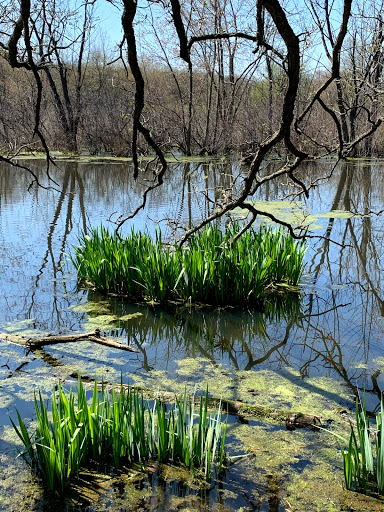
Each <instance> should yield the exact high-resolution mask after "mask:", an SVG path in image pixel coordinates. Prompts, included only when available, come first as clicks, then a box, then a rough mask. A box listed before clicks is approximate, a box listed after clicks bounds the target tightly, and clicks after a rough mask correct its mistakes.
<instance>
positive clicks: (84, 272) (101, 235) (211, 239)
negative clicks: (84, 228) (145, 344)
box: [72, 224, 306, 305]
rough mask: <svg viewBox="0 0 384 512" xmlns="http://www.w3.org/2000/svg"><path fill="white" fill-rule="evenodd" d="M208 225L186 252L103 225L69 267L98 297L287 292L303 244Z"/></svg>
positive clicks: (236, 296)
mask: <svg viewBox="0 0 384 512" xmlns="http://www.w3.org/2000/svg"><path fill="white" fill-rule="evenodd" d="M239 229H240V227H239V226H238V225H237V224H233V225H232V226H231V227H230V228H228V229H227V231H226V232H224V233H223V232H222V231H220V230H219V229H217V228H216V227H213V226H208V227H206V228H205V229H203V230H202V231H201V232H199V233H195V234H194V235H193V236H191V238H190V239H189V241H188V245H187V246H186V247H180V246H178V245H177V244H175V245H174V246H172V247H170V246H166V245H165V244H163V241H162V237H161V231H160V230H158V231H157V233H156V239H155V240H152V239H151V238H150V236H149V235H148V234H146V233H137V232H135V231H134V230H132V231H131V233H130V235H129V236H127V237H126V238H124V239H121V238H119V237H118V236H117V235H116V233H115V232H113V233H110V232H109V231H108V230H106V229H105V228H104V227H100V228H99V229H94V230H93V231H92V233H91V235H90V236H89V235H83V236H82V238H81V239H80V240H79V245H78V246H77V247H75V252H74V255H73V256H72V262H73V264H74V265H75V267H76V270H77V275H78V278H79V280H80V281H82V282H85V283H87V284H89V285H90V286H92V287H95V288H96V289H98V290H100V291H101V292H103V293H111V292H113V293H117V294H120V295H126V296H130V297H133V298H138V299H140V300H143V299H144V300H149V301H153V302H158V303H166V302H168V301H180V302H184V303H185V302H196V303H203V304H211V305H216V304H238V303H245V302H258V301H261V300H262V299H263V297H265V296H266V295H268V294H269V292H270V291H272V290H276V287H279V286H281V287H284V286H285V290H286V291H289V290H293V289H294V287H296V286H297V285H298V284H299V281H300V278H301V275H302V272H303V259H304V254H305V250H306V249H305V243H304V241H303V240H301V241H295V240H294V239H293V238H292V237H291V236H290V235H289V234H287V233H285V232H283V231H282V230H280V229H276V230H272V229H271V228H269V227H265V226H261V227H260V228H258V229H249V230H248V231H246V232H245V233H244V234H243V235H242V236H241V237H240V238H239V239H238V240H237V241H236V242H235V243H232V242H231V240H232V239H233V237H234V236H235V235H236V234H237V233H238V232H239Z"/></svg>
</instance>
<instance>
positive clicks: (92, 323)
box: [83, 315, 118, 332]
mask: <svg viewBox="0 0 384 512" xmlns="http://www.w3.org/2000/svg"><path fill="white" fill-rule="evenodd" d="M117 320H118V317H117V316H115V315H97V316H88V318H87V320H86V321H85V322H84V324H83V327H84V329H85V330H86V331H87V332H88V331H94V330H95V329H100V330H107V331H108V330H111V329H113V328H114V327H117V324H116V322H117Z"/></svg>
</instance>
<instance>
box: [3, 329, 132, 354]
mask: <svg viewBox="0 0 384 512" xmlns="http://www.w3.org/2000/svg"><path fill="white" fill-rule="evenodd" d="M0 339H2V340H4V341H7V342H9V343H14V344H16V345H22V346H25V347H26V348H28V349H29V350H38V349H40V348H42V347H45V346H46V345H57V344H59V343H73V342H76V341H81V340H87V341H93V342H94V343H98V344H99V345H104V346H106V347H111V348H118V349H120V350H126V351H127V352H136V353H137V352H139V351H138V350H136V349H135V348H133V347H131V346H130V345H124V344H123V343H120V342H119V341H116V340H114V339H113V338H107V337H105V336H102V335H101V334H100V329H95V330H94V331H93V332H86V333H84V334H69V335H65V336H55V335H54V336H44V337H43V338H36V339H32V338H24V337H23V336H20V335H17V334H6V333H3V332H2V333H0Z"/></svg>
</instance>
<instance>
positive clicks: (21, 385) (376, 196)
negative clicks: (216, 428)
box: [0, 161, 384, 511]
mask: <svg viewBox="0 0 384 512" xmlns="http://www.w3.org/2000/svg"><path fill="white" fill-rule="evenodd" d="M31 166H32V168H33V170H34V171H35V172H36V173H37V175H38V177H39V179H40V181H41V183H42V184H43V185H44V186H45V187H46V188H42V187H40V188H39V187H36V186H35V185H33V186H32V187H30V188H29V185H30V183H31V176H30V175H29V174H27V173H23V172H22V171H15V170H13V169H9V168H7V167H3V168H1V169H0V171H1V172H0V275H1V280H0V331H2V332H10V333H11V332H16V333H23V334H24V335H27V336H31V337H32V336H36V335H40V334H42V333H44V334H47V333H63V334H66V333H72V332H76V331H86V330H92V329H94V328H95V327H100V328H101V329H102V330H104V331H105V332H107V333H108V334H109V335H113V336H119V337H121V338H122V339H123V340H124V341H127V342H129V343H130V344H131V345H132V346H134V347H135V348H137V349H138V350H139V353H138V354H129V355H127V354H128V353H126V352H124V354H121V353H116V352H117V351H116V350H109V349H106V348H105V347H99V346H98V347H95V346H90V344H89V343H87V342H82V343H78V344H76V345H75V344H71V345H67V346H66V345H56V346H52V347H46V349H45V350H44V351H40V352H39V353H34V354H25V352H24V351H23V349H21V348H20V347H17V346H14V345H9V344H7V343H6V342H4V341H2V340H1V339H0V396H1V402H0V457H1V458H0V477H1V476H3V483H2V484H0V490H1V487H2V486H3V489H2V493H3V494H4V496H8V497H9V495H10V493H12V494H13V496H14V495H15V493H17V494H18V497H19V498H18V499H19V500H21V501H20V503H21V502H22V503H24V506H27V505H26V503H28V507H29V508H28V510H32V509H34V510H42V509H44V510H48V507H49V505H48V504H47V502H46V501H45V500H46V497H45V496H44V493H42V491H41V486H40V485H39V483H38V482H36V481H34V479H33V478H32V477H31V476H30V475H29V472H28V471H25V472H24V473H23V472H22V471H21V468H22V467H23V463H22V461H20V460H19V459H18V460H17V461H14V457H15V455H16V454H17V450H16V447H15V445H16V444H17V443H16V441H15V439H14V437H12V433H11V431H10V428H9V425H10V422H9V417H10V416H12V417H13V415H14V407H15V406H17V407H18V409H19V410H20V412H22V414H23V416H24V417H26V418H33V402H32V399H33V389H35V387H36V386H39V387H40V389H43V391H44V392H46V393H47V395H46V396H47V397H48V396H49V394H50V391H51V390H52V389H53V387H54V384H55V382H57V378H61V379H63V380H70V379H71V378H76V375H79V374H80V375H82V376H83V377H84V376H89V377H92V376H94V375H95V374H96V373H97V374H98V375H103V376H104V377H106V378H109V379H110V380H114V379H118V378H119V377H120V375H121V374H122V375H123V378H124V380H125V381H126V382H131V383H137V384H140V385H145V386H149V387H152V388H155V389H161V390H165V391H173V390H181V391H182V390H183V389H184V387H185V386H187V387H188V389H191V390H194V389H196V390H197V391H198V390H199V388H200V386H202V385H206V384H208V385H209V386H210V391H211V393H212V394H214V395H215V396H218V397H220V396H225V397H226V398H231V399H241V400H243V401H248V402H256V403H264V402H265V403H268V404H269V403H272V406H273V407H276V408H279V407H292V408H295V407H296V409H297V406H298V404H300V403H304V401H305V399H306V397H307V395H310V394H311V393H317V394H319V393H320V395H321V399H322V402H321V407H320V413H321V412H322V410H321V408H327V407H329V409H331V408H332V403H333V402H335V403H337V404H338V405H339V406H340V407H343V408H346V409H348V408H349V407H351V406H352V404H353V394H354V393H356V390H357V389H359V388H360V389H365V390H366V393H367V403H368V408H370V409H371V410H374V409H375V408H376V407H377V404H378V396H380V393H381V390H383V389H384V377H383V373H382V372H383V370H384V351H383V337H384V335H383V333H384V302H383V299H384V296H383V277H384V272H383V267H384V254H383V253H384V237H383V230H384V227H383V226H384V224H383V221H382V219H383V215H382V214H381V215H380V214H379V212H381V211H382V210H383V209H384V180H383V179H382V172H383V164H381V163H378V162H360V163H354V164H343V165H341V166H339V167H337V168H336V169H335V170H333V171H332V169H333V164H332V163H321V164H320V163H317V164H314V163H310V164H307V165H306V166H305V168H304V169H303V171H302V172H303V178H305V179H306V180H309V179H310V180H319V182H318V183H319V186H317V187H314V188H312V189H311V191H310V197H309V199H308V200H306V202H305V203H302V202H297V203H296V205H295V206H294V207H292V205H289V204H288V203H287V202H286V201H287V200H288V199H292V198H294V199H295V200H297V201H299V200H301V201H302V199H301V198H297V197H296V196H295V193H296V192H297V191H295V190H294V189H292V188H291V187H290V186H289V185H288V184H287V183H285V182H284V181H281V182H279V183H277V182H276V183H271V184H270V186H269V187H268V188H267V189H264V190H263V191H262V194H260V195H259V196H258V197H255V198H253V199H254V200H255V201H257V202H258V204H259V201H260V202H264V201H267V202H268V203H267V204H268V206H267V208H269V209H271V208H272V210H270V211H273V213H274V214H275V215H277V216H279V217H280V218H282V219H284V220H288V221H290V222H293V223H300V222H302V221H303V215H304V218H305V222H306V224H307V225H308V226H309V235H310V237H309V238H308V251H307V254H306V267H305V272H304V277H303V282H302V291H301V297H300V298H298V299H296V300H295V299H288V298H287V299H282V300H280V303H279V307H278V308H277V309H276V308H273V307H271V308H270V309H269V310H268V311H264V312H258V311H255V310H248V309H236V308H231V309H221V310H217V309H199V310H196V309H188V308H182V309H180V308H178V309H176V308H166V309H159V308H151V307H147V306H143V305H137V304H129V303H127V302H124V301H121V300H119V299H117V298H106V297H102V296H100V295H99V294H97V293H96V292H94V291H86V290H79V289H78V287H77V283H76V275H75V273H74V269H73V267H72V265H71V263H70V261H69V258H68V255H69V254H70V253H71V251H72V247H73V244H76V242H77V239H78V237H79V235H80V234H81V233H82V232H87V231H89V230H90V229H92V227H96V226H99V225H100V223H103V224H104V225H106V226H110V227H111V229H113V224H112V223H111V220H115V219H117V217H118V216H119V215H120V214H129V213H131V212H132V211H133V210H134V209H135V208H136V207H137V206H138V205H139V204H140V201H141V197H142V194H143V191H144V190H145V188H146V186H147V184H148V181H147V178H148V179H149V178H150V175H148V176H145V175H144V176H143V177H142V178H141V179H140V180H139V181H138V182H134V181H133V179H132V178H131V175H132V169H131V168H130V166H129V164H127V163H96V162H92V163H89V162H88V163H79V162H70V161H68V162H59V163H58V168H57V169H55V170H54V171H53V172H52V177H53V179H54V181H55V183H54V182H48V181H47V179H46V177H45V174H44V171H43V163H37V162H36V161H35V162H31ZM272 167H273V164H270V168H269V169H268V168H267V169H266V170H265V172H268V171H270V170H271V168H272ZM331 171H332V172H331ZM242 172H243V170H242V168H241V166H240V165H239V163H237V162H230V161H215V162H189V163H178V164H174V165H172V166H171V167H170V170H169V173H168V177H167V179H166V180H165V183H164V185H163V187H162V188H161V189H157V190H156V191H154V192H153V193H152V195H149V196H148V202H147V206H146V208H145V209H144V210H143V211H141V212H140V213H139V214H138V215H137V216H136V217H135V219H134V220H132V221H128V222H127V223H126V224H125V225H124V228H123V233H124V232H125V233H127V232H128V231H129V230H130V229H131V228H132V227H134V228H135V229H142V230H144V229H146V230H148V231H149V232H150V233H151V234H154V233H155V230H156V228H157V227H161V229H162V232H163V237H164V238H168V239H169V240H172V239H173V238H174V237H175V236H177V235H179V234H180V233H182V231H183V229H185V228H188V227H190V226H191V225H194V224H196V223H197V222H198V221H199V220H200V219H201V218H203V217H204V216H206V215H207V214H209V213H211V212H212V211H213V210H214V209H215V208H216V205H217V203H219V202H220V201H222V200H223V197H224V196H225V195H228V194H230V193H231V191H232V190H235V189H236V187H237V186H238V184H239V183H240V182H241V176H242ZM328 175H330V177H329V179H327V180H325V179H322V178H323V177H325V176H328ZM277 200H284V203H280V204H278V203H276V201H277ZM260 204H261V203H260ZM331 211H332V212H333V213H330V212H331ZM346 211H347V212H352V213H353V214H355V215H353V216H352V215H346V214H345V212H346ZM242 214H243V212H235V214H234V215H235V217H236V218H241V217H242ZM227 221H229V219H225V220H224V221H223V222H227ZM137 313H140V315H137ZM130 314H136V315H135V316H134V317H133V318H131V319H127V315H130ZM122 317H123V318H125V319H122ZM212 390H214V392H213V391H212ZM287 390H288V391H287ZM319 390H320V391H321V392H320V391H319ZM318 406H319V404H317V405H316V406H315V405H312V408H315V407H318ZM305 412H312V411H305ZM330 414H331V413H330ZM322 416H323V414H322ZM328 416H329V415H328ZM329 417H330V416H329ZM325 418H327V414H325ZM332 418H333V417H332ZM331 421H335V420H334V419H329V422H331ZM242 429H243V430H242ZM246 429H247V430H246ZM233 431H234V433H233V436H232V437H231V438H230V441H231V443H230V446H232V450H233V453H239V451H241V450H243V451H244V446H247V447H249V445H251V446H253V445H255V446H256V445H257V442H258V440H259V443H265V439H264V438H263V437H262V435H265V434H266V433H267V434H268V435H267V439H268V443H270V442H271V443H272V445H273V442H274V439H275V437H274V436H280V443H281V442H284V443H287V445H290V444H291V443H292V439H290V438H288V437H287V438H286V436H288V435H291V433H289V434H288V433H287V432H286V431H285V429H284V426H276V425H272V426H271V425H269V426H268V425H264V426H261V425H259V424H256V423H254V424H252V422H251V424H249V425H247V426H244V425H240V426H238V427H236V428H235V427H234V430H233ZM250 432H252V436H251V437H250ZM292 435H295V436H296V441H294V442H293V444H294V445H295V446H296V444H297V443H298V444H299V446H301V447H302V448H301V450H299V449H297V450H296V452H295V454H293V453H291V452H290V451H289V449H288V448H286V449H287V454H286V455H287V457H286V458H285V459H284V457H283V460H281V458H279V459H278V460H277V459H276V460H275V459H274V458H273V457H274V456H273V450H272V448H271V450H270V452H269V453H270V455H271V459H268V458H267V459H266V455H265V453H264V452H262V451H261V452H262V454H263V455H260V453H259V454H256V460H258V461H259V462H257V463H254V462H251V461H250V460H248V459H247V461H246V462H244V463H240V464H238V465H234V466H233V467H231V468H230V469H229V470H228V471H227V474H226V475H225V477H224V478H223V480H222V481H221V482H220V485H219V487H218V486H217V485H213V486H212V488H211V489H206V490H204V492H202V491H201V490H196V489H195V488H194V487H193V485H192V484H189V483H185V482H184V483H180V481H179V480H177V478H174V477H170V476H168V477H167V478H164V476H163V475H161V474H159V473H158V472H156V473H155V476H153V477H152V476H146V477H145V478H143V477H142V476H141V477H140V478H139V479H138V481H137V482H134V484H133V483H132V482H123V481H120V482H117V483H116V482H115V481H114V480H113V479H112V480H111V481H109V480H108V484H100V482H98V485H99V486H101V489H102V491H101V492H100V493H99V494H98V495H97V496H91V497H90V496H88V495H87V494H86V493H84V489H83V490H82V491H79V493H78V494H79V495H78V496H77V497H76V498H72V501H71V502H70V503H72V505H68V504H66V505H65V507H66V508H64V509H65V510H72V509H73V510H103V509H111V510H112V509H116V510H186V509H187V508H189V509H194V510H195V509H196V510H239V509H240V508H241V507H243V510H269V511H279V510H289V508H288V505H287V503H288V504H289V505H290V506H291V507H292V508H291V510H300V506H299V505H297V507H298V508H295V506H294V505H293V503H294V500H295V499H296V500H298V499H299V498H298V497H297V495H295V498H292V497H291V496H292V493H293V491H292V490H290V489H289V486H290V485H291V483H292V482H295V479H297V478H299V476H298V475H300V474H301V473H304V474H305V472H306V471H308V474H310V473H309V471H311V468H310V466H311V464H310V458H311V455H310V454H311V453H312V450H313V446H317V444H316V443H317V442H318V439H317V436H319V434H318V433H313V432H307V433H306V434H305V440H304V437H303V436H304V434H303V432H298V433H297V434H292ZM247 436H248V437H247ZM299 438H300V439H299ZM302 438H303V439H302ZM276 443H277V440H276ZM300 443H301V444H300ZM276 446H277V448H276V449H277V450H280V451H281V444H280V445H276ZM256 450H259V451H260V449H259V448H256ZM326 456H327V453H325V454H324V457H326ZM263 457H264V459H265V460H264V459H263ZM335 460H336V459H335ZM327 463H328V462H327ZM335 464H337V462H335ZM307 466H308V467H307ZM338 470H340V467H338ZM312 472H313V468H312ZM317 478H320V477H319V475H317ZM4 482H5V483H4ZM111 482H112V483H111ZM292 485H293V484H292ZM129 486H131V487H132V486H133V487H132V489H134V491H133V490H132V489H131V488H130V487H129ZM339 486H340V489H341V488H342V482H341V481H340V483H339ZM295 489H296V487H295ZM295 492H296V491H295ZM309 492H312V490H310V491H309ZM23 493H24V494H23ZM135 493H136V494H135ZM128 494H129V496H130V497H132V495H134V496H136V497H137V500H136V501H135V500H134V501H133V502H129V504H128V501H127V500H128V497H127V496H128ZM296 494H297V492H296ZM26 496H27V498H26ZM26 499H27V501H25V500H26ZM301 499H303V500H304V499H305V498H301ZM28 500H29V501H28ZM20 503H18V504H17V505H15V504H13V505H12V500H9V499H8V498H7V499H6V498H4V497H3V498H1V499H0V510H2V509H3V510H13V509H14V510H20V509H21V508H18V507H21V506H22V505H21V504H20ZM52 506H54V507H56V510H57V504H56V505H52ZM71 506H73V507H74V508H70V507H71ZM306 506H307V505H306ZM12 507H14V508H12ZM68 507H69V508H68ZM76 507H80V508H76ZM64 509H63V510H64ZM302 510H307V508H305V509H304V508H303V509H302ZM324 510H326V509H324ZM370 510H373V508H371V509H370Z"/></svg>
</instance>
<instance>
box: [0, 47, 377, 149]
mask: <svg viewBox="0 0 384 512" xmlns="http://www.w3.org/2000/svg"><path fill="white" fill-rule="evenodd" d="M143 69H144V77H145V83H146V103H145V109H144V115H145V117H146V118H148V119H150V123H151V131H152V132H153V134H154V135H155V138H156V141H157V142H158V143H159V144H160V145H161V147H162V148H163V150H165V151H177V152H182V153H186V152H187V148H186V146H185V130H186V125H185V119H184V120H183V108H185V102H186V101H187V97H188V80H189V79H188V74H187V73H186V72H185V71H180V70H177V69H176V70H173V73H171V72H170V71H169V70H167V69H165V68H164V67H161V66H159V65H155V64H153V63H151V62H150V61H146V62H144V63H143ZM51 74H52V76H53V78H54V79H55V80H56V82H57V84H58V88H59V90H60V87H59V83H60V82H59V72H58V70H55V68H54V67H53V68H52V69H51ZM175 76H176V78H177V80H178V85H179V87H180V88H179V89H178V88H177V87H176V85H175V78H174V77H175ZM66 77H67V82H68V90H69V96H70V98H74V97H75V94H76V93H75V86H76V73H75V69H74V68H73V66H71V65H70V64H68V65H67V69H66ZM322 78H323V77H322V76H321V75H320V74H319V76H313V75H311V76H308V77H306V76H303V77H302V80H301V85H300V90H299V96H300V97H302V98H306V97H309V96H310V95H311V94H312V93H313V91H314V90H316V89H317V87H318V85H319V84H320V83H321V81H322ZM41 79H42V82H43V84H44V87H43V98H42V110H41V125H42V132H43V133H44V136H45V138H46V141H47V143H48V145H49V147H50V148H51V150H62V151H68V150H70V149H73V148H69V146H68V134H66V133H65V131H64V128H63V124H62V123H61V122H60V113H59V111H58V108H57V104H56V101H55V98H54V96H53V94H52V91H51V90H50V88H49V85H48V83H47V78H46V77H45V75H44V74H42V75H41ZM193 86H194V95H193V104H192V114H193V115H192V124H191V148H190V149H191V151H192V153H193V154H217V153H222V152H226V151H236V152H243V153H244V154H248V153H249V152H250V151H252V150H255V149H256V148H257V146H258V145H259V143H260V142H261V141H262V140H263V139H264V138H265V134H266V133H272V131H273V130H276V129H277V128H278V124H279V119H280V112H281V106H282V105H281V102H282V98H283V95H282V91H283V89H284V84H280V82H279V80H278V79H277V78H276V83H275V84H274V87H273V92H272V93H271V92H270V91H269V89H268V80H266V79H265V78H263V77H262V76H259V77H258V78H256V77H254V78H251V79H247V80H243V83H242V92H241V100H239V99H237V94H238V91H237V89H236V88H234V86H233V85H232V84H231V83H230V82H228V80H224V85H223V86H222V87H221V88H220V89H219V88H218V87H213V89H212V85H211V76H210V74H209V73H204V72H203V71H201V70H197V71H195V72H194V75H193ZM210 89H212V92H211V96H212V97H211V98H210V101H209V103H207V94H208V91H209V90H210ZM134 90H135V88H134V83H133V81H132V78H131V77H130V76H128V77H127V76H126V74H125V71H124V68H123V67H121V66H118V65H111V66H106V64H105V59H102V58H101V57H100V56H99V55H98V54H97V53H96V54H95V55H94V57H93V58H91V59H90V62H89V63H88V64H87V66H86V69H84V75H83V79H82V88H81V103H80V104H79V106H78V107H76V108H79V109H80V110H79V111H78V112H77V114H78V117H79V123H78V127H77V133H76V136H75V139H76V141H75V142H76V144H75V147H76V148H77V150H78V151H83V150H84V151H87V152H90V153H91V154H100V153H101V154H104V153H111V154H114V155H116V156H129V155H130V151H131V142H132V140H131V135H132V131H131V125H132V115H133V110H134ZM270 94H272V95H271V96H270ZM35 95H36V91H35V84H34V81H33V77H32V76H31V74H30V73H29V72H28V71H26V70H23V69H10V68H9V67H8V65H7V64H6V63H5V62H4V61H1V60H0V104H1V111H0V149H1V151H3V152H7V151H8V150H17V149H18V148H20V147H21V146H23V145H24V144H29V142H30V134H31V133H33V129H34V122H35V119H34V101H35ZM233 98H236V101H237V102H238V103H237V105H236V109H232V110H231V112H232V113H231V116H230V118H229V117H228V115H229V114H227V115H226V116H224V114H223V113H222V112H221V110H218V108H219V107H220V109H222V110H224V111H227V110H228V109H229V108H230V106H231V102H232V101H233ZM329 99H330V101H331V102H333V104H334V108H335V109H336V110H337V105H336V103H337V94H336V91H334V96H333V97H332V95H330V96H329ZM183 102H184V106H183ZM62 103H63V104H64V105H65V101H64V98H62ZM270 105H272V107H273V115H272V116H271V112H270V110H269V109H270ZM71 108H72V109H73V108H75V107H74V105H68V106H67V109H68V111H70V109H71ZM306 133H307V137H306V140H305V141H304V146H303V149H304V150H307V151H309V152H312V153H314V154H316V153H317V152H318V149H319V148H320V147H321V146H322V144H327V143H329V141H330V140H333V139H334V138H335V137H337V133H336V130H335V127H334V126H333V125H332V123H331V122H329V120H327V119H325V118H324V113H323V112H322V110H321V109H320V108H319V107H318V106H317V105H315V106H314V107H313V110H312V114H311V117H310V119H309V120H308V121H307V122H306ZM311 140H316V144H312V142H311ZM138 142H139V150H140V152H141V153H142V154H146V153H148V151H149V149H148V146H147V145H146V143H145V140H144V139H143V138H141V137H139V141H138ZM29 147H30V148H31V149H34V150H38V149H41V147H40V146H39V144H38V143H37V142H36V145H34V144H32V145H29ZM382 147H384V145H383V144H382V138H381V136H380V134H379V133H378V134H377V135H376V136H375V138H374V145H373V150H374V153H375V154H377V155H380V154H381V153H382ZM357 153H364V145H361V146H359V148H358V150H357Z"/></svg>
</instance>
